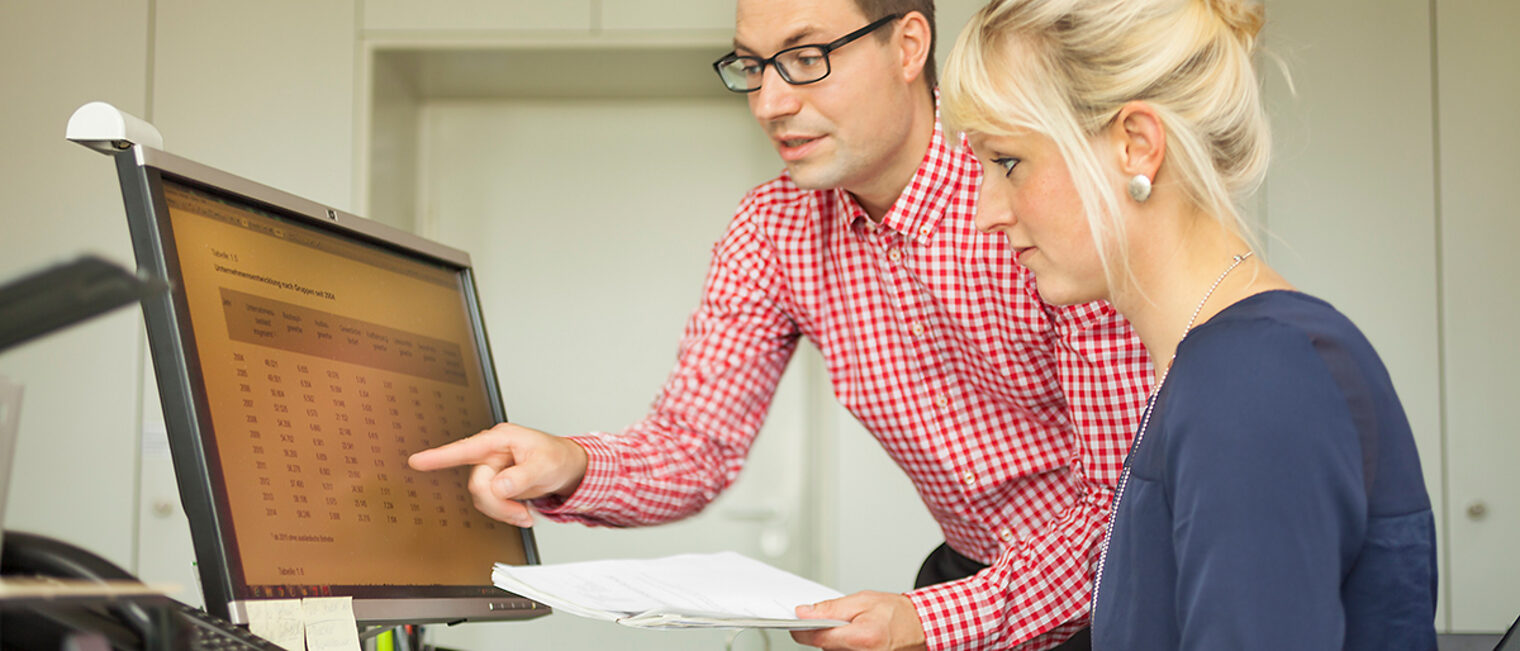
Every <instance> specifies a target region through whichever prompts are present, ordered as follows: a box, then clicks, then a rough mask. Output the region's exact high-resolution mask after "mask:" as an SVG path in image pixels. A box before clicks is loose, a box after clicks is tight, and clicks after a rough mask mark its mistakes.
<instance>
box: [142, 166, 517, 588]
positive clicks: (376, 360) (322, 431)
mask: <svg viewBox="0 0 1520 651" xmlns="http://www.w3.org/2000/svg"><path fill="white" fill-rule="evenodd" d="M165 197H166V202H167V208H168V213H169V220H170V224H171V227H172V228H173V230H174V233H175V241H176V242H177V243H180V244H179V246H180V249H179V250H178V251H177V254H178V266H179V273H180V277H181V282H182V284H183V292H184V297H185V298H184V300H185V302H186V307H187V308H188V309H187V312H188V314H189V315H190V321H191V324H192V326H193V327H192V328H191V330H192V332H193V338H194V344H195V346H194V350H195V355H197V356H198V358H199V359H198V361H199V364H198V369H199V372H200V374H201V376H202V377H201V378H200V381H201V382H203V383H204V386H205V388H206V390H205V396H206V398H205V399H206V401H207V403H208V404H207V405H206V407H207V411H208V412H209V414H210V417H211V426H212V429H213V430H214V432H215V437H214V439H213V441H214V447H215V448H216V449H215V450H214V451H211V450H208V454H214V456H215V458H216V459H217V460H218V461H219V463H218V464H217V465H218V466H219V468H220V472H221V473H222V478H221V482H220V483H221V484H222V485H225V486H230V487H257V488H256V490H237V491H232V490H229V491H227V492H226V494H225V495H224V499H225V500H226V502H227V504H226V507H227V509H228V511H229V512H230V514H231V521H232V523H233V530H234V532H235V539H236V541H235V542H236V544H237V547H238V551H239V555H240V556H241V559H242V571H243V573H244V579H245V581H246V583H247V584H248V585H249V586H251V590H252V592H253V594H252V595H251V596H253V597H284V596H311V593H312V592H315V593H317V594H320V593H321V590H320V589H316V588H315V587H317V586H333V585H356V584H392V583H402V584H413V583H415V584H429V583H432V584H445V585H448V584H455V585H472V584H478V583H480V582H481V580H482V578H483V577H484V576H485V575H486V574H487V573H488V572H489V565H484V566H483V565H480V564H478V563H477V562H473V561H474V559H480V558H492V559H494V560H499V561H505V562H516V563H521V562H523V560H524V559H523V550H522V547H521V545H520V544H517V545H515V548H514V545H513V544H512V543H513V542H514V541H515V540H517V539H518V538H517V536H518V534H517V529H516V528H515V527H511V526H510V525H506V524H502V523H498V522H495V521H493V520H490V519H489V518H486V517H485V516H483V515H481V514H480V513H479V512H477V511H476V510H475V508H474V507H473V504H472V503H471V501H470V500H469V498H468V492H467V491H466V490H465V485H464V484H465V481H466V478H467V471H465V470H462V469H460V470H455V471H447V472H433V473H420V472H416V471H413V470H411V469H410V468H408V467H407V465H406V459H407V457H408V456H409V455H410V454H412V453H413V452H416V451H418V450H422V449H426V448H430V447H434V446H437V445H442V444H444V443H447V442H449V441H452V440H455V439H458V438H462V437H465V436H468V435H470V434H474V433H475V432H477V431H479V430H481V429H484V428H486V427H490V426H491V425H494V424H495V419H494V418H493V414H492V411H491V409H490V405H489V404H488V401H487V394H486V393H485V392H483V391H481V389H480V387H481V382H482V378H481V375H482V370H481V367H480V363H479V361H478V360H479V359H480V358H479V355H478V351H477V350H476V348H475V346H476V344H475V342H474V340H473V339H472V338H471V337H470V324H469V323H466V322H465V319H464V318H462V317H461V316H460V315H463V314H465V312H464V311H463V310H461V309H460V307H459V305H460V302H461V301H463V300H464V299H463V297H462V292H461V288H460V286H459V285H460V281H459V279H458V278H457V276H456V275H455V274H453V273H450V272H449V271H448V270H445V269H439V268H433V267H430V266H428V265H426V264H423V263H421V262H418V261H415V260H408V259H403V258H398V257H395V256H389V255H386V254H385V253H384V252H383V251H381V250H380V249H378V248H372V247H368V246H366V245H364V244H363V243H360V242H354V241H349V240H343V239H339V238H336V237H333V236H331V235H328V234H326V233H324V232H322V231H321V230H319V229H314V228H311V227H309V226H305V225H301V224H295V223H290V222H287V221H284V220H281V219H279V218H278V217H277V216H275V215H272V214H265V213H263V212H262V211H260V210H258V209H257V208H256V207H250V206H244V205H239V204H233V203H229V202H226V201H222V200H220V199H219V198H218V197H217V196H215V195H213V194H209V193H205V192H201V191H199V190H197V189H195V188H192V187H188V186H182V185H179V184H175V183H171V182H167V181H166V182H165ZM187 243H196V244H194V245H187ZM441 531H442V532H450V533H449V535H448V537H447V539H446V540H440V539H439V537H438V534H439V532H441ZM443 548H446V549H447V551H446V552H445V553H443V554H441V555H444V556H448V557H452V558H457V559H460V560H459V561H457V562H454V563H451V564H450V563H446V564H445V567H444V568H443V569H444V570H446V571H444V572H442V573H440V572H439V569H440V568H439V567H438V563H436V562H432V563H428V564H418V563H413V562H409V561H410V560H411V559H416V558H420V557H422V556H424V555H426V556H431V557H434V558H436V557H437V556H439V555H440V552H442V551H443ZM355 558H365V559H372V561H373V562H366V563H355V562H353V561H354V559H355ZM306 586H313V587H314V588H313V589H311V590H308V589H306Z"/></svg>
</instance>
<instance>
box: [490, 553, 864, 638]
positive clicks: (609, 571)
mask: <svg viewBox="0 0 1520 651" xmlns="http://www.w3.org/2000/svg"><path fill="white" fill-rule="evenodd" d="M491 578H492V580H493V581H494V582H495V583H496V586H497V587H499V588H501V589H503V590H507V591H509V592H513V593H516V594H519V595H522V596H524V597H527V598H529V599H533V600H534V601H538V602H540V603H543V604H545V605H548V606H549V607H551V608H554V609H556V610H559V611H563V612H566V613H570V614H573V615H579V616H581V617H588V618H592V619H602V620H607V621H613V622H617V623H619V624H623V625H626V626H634V627H638V628H657V629H682V628H781V629H813V628H831V627H834V626H843V625H844V624H846V623H847V622H842V621H838V620H831V619H798V618H797V616H796V614H795V613H794V611H793V609H794V608H796V607H797V606H800V605H804V604H812V603H816V602H819V601H824V600H827V599H834V598H837V597H841V596H844V595H842V594H841V593H840V592H839V591H837V590H834V589H831V588H828V587H825V586H822V585H819V584H817V583H814V582H812V581H809V580H807V579H804V578H802V577H800V576H797V575H794V574H791V573H789V572H786V571H783V570H779V569H776V568H774V567H771V566H770V565H766V564H765V563H762V562H760V561H757V560H754V559H751V558H749V557H747V556H744V555H742V554H738V553H736V552H720V553H716V554H681V555H677V556H668V557H665V558H655V559H648V560H606V561H584V562H580V563H561V564H556V565H526V566H524V565H507V564H503V563H498V564H497V565H496V569H495V571H493V572H492V574H491Z"/></svg>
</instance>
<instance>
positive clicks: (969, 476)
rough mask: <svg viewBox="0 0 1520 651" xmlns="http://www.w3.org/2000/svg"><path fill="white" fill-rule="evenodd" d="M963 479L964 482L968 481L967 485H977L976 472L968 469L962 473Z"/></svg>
mask: <svg viewBox="0 0 1520 651" xmlns="http://www.w3.org/2000/svg"><path fill="white" fill-rule="evenodd" d="M961 480H962V481H964V482H966V485H967V486H975V485H976V473H973V472H971V471H970V470H967V471H966V472H965V473H962V474H961Z"/></svg>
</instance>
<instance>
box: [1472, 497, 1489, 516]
mask: <svg viewBox="0 0 1520 651" xmlns="http://www.w3.org/2000/svg"><path fill="white" fill-rule="evenodd" d="M1487 515H1488V505H1487V504H1485V503H1484V502H1483V500H1478V501H1476V502H1473V503H1472V504H1468V505H1467V519H1469V520H1482V519H1483V518H1484V517H1485V516H1487Z"/></svg>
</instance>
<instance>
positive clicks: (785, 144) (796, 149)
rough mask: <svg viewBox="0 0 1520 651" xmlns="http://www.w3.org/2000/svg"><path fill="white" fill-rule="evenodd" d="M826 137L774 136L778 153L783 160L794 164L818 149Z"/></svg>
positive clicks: (773, 139)
mask: <svg viewBox="0 0 1520 651" xmlns="http://www.w3.org/2000/svg"><path fill="white" fill-rule="evenodd" d="M823 138H824V136H803V135H794V134H782V135H778V136H773V137H772V138H771V140H772V141H774V142H775V143H776V152H777V153H779V154H781V160H784V161H787V162H793V161H798V160H802V159H803V158H804V157H806V156H807V155H808V154H810V153H812V152H813V150H814V149H816V148H817V147H818V143H820V142H822V141H823Z"/></svg>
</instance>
